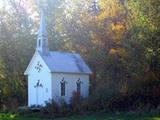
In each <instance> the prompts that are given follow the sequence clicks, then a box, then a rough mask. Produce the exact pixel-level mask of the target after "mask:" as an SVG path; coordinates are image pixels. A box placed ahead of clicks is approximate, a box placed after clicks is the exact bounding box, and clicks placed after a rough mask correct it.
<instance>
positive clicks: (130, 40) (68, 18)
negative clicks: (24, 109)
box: [0, 0, 160, 111]
mask: <svg viewBox="0 0 160 120" xmlns="http://www.w3.org/2000/svg"><path fill="white" fill-rule="evenodd" d="M45 6H46V7H45V8H46V9H45V12H46V20H47V30H48V37H49V43H50V44H49V48H50V50H58V51H70V52H77V53H80V54H81V55H82V57H83V58H84V59H85V61H86V62H87V63H88V65H89V66H90V67H91V69H92V71H93V74H92V76H91V81H90V83H91V85H90V97H92V98H94V100H93V99H92V100H93V103H96V101H97V103H98V105H99V107H106V104H105V103H107V105H108V106H111V107H112V108H113V107H114V105H113V101H116V102H121V103H120V105H123V104H122V103H124V101H125V102H126V103H127V101H128V99H129V98H135V96H136V99H138V98H139V97H140V99H139V100H140V101H141V102H140V103H136V104H137V106H138V105H139V106H142V107H143V106H145V105H146V104H151V105H153V106H155V107H157V106H158V105H160V12H159V11H160V0H99V1H98V2H97V6H98V7H97V9H98V11H94V9H93V7H92V6H93V3H92V1H91V0H46V4H45ZM38 25H39V11H38V8H37V6H36V4H35V1H34V0H27V1H26V0H1V1H0V109H1V110H3V111H4V110H14V109H15V108H16V107H18V106H22V105H26V104H27V81H26V77H25V76H24V74H23V73H24V71H25V69H26V67H27V65H28V63H29V61H30V59H31V57H32V55H33V53H34V51H35V44H36V37H37V36H36V35H37V30H38ZM129 103H131V102H129ZM96 105H97V104H96ZM127 107H129V105H128V104H127ZM120 108H121V107H120ZM123 108H124V107H123Z"/></svg>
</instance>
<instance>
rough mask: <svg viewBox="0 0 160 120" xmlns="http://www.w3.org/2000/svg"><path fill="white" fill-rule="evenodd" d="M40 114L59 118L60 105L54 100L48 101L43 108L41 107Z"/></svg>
mask: <svg viewBox="0 0 160 120" xmlns="http://www.w3.org/2000/svg"><path fill="white" fill-rule="evenodd" d="M41 112H42V114H44V115H47V116H50V117H57V116H60V105H59V104H58V103H57V102H55V101H54V100H50V101H49V102H46V106H45V107H42V109H41Z"/></svg>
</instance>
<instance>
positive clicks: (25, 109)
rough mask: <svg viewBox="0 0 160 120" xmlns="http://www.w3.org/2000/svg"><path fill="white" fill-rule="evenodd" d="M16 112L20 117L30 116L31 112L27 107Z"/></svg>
mask: <svg viewBox="0 0 160 120" xmlns="http://www.w3.org/2000/svg"><path fill="white" fill-rule="evenodd" d="M17 112H18V114H20V115H26V114H31V113H32V110H31V109H30V108H29V107H27V106H22V107H19V108H18V111H17Z"/></svg>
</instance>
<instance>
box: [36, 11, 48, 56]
mask: <svg viewBox="0 0 160 120" xmlns="http://www.w3.org/2000/svg"><path fill="white" fill-rule="evenodd" d="M40 14H41V19H40V27H39V31H38V37H37V49H36V50H38V51H39V52H41V53H42V54H44V55H47V54H48V37H47V30H46V23H45V15H44V10H43V9H41V13H40Z"/></svg>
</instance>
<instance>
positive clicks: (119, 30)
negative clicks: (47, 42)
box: [111, 24, 125, 32]
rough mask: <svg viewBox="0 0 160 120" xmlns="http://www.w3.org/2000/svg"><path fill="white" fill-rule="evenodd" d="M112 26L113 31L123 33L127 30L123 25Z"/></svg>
mask: <svg viewBox="0 0 160 120" xmlns="http://www.w3.org/2000/svg"><path fill="white" fill-rule="evenodd" d="M111 26H112V30H113V31H117V32H123V31H124V30H125V27H124V25H122V24H111Z"/></svg>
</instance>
